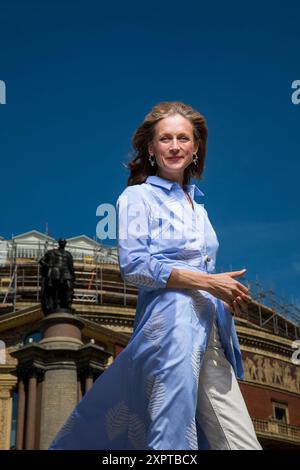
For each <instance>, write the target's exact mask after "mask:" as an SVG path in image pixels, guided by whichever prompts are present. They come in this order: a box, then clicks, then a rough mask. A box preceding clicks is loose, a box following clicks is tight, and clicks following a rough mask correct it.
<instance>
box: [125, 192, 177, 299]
mask: <svg viewBox="0 0 300 470" xmlns="http://www.w3.org/2000/svg"><path fill="white" fill-rule="evenodd" d="M116 207H117V217H118V260H119V266H120V271H121V275H122V277H123V279H124V281H126V282H128V283H130V284H133V285H135V286H137V287H140V288H143V289H146V290H153V289H160V288H165V287H166V284H167V281H168V278H169V276H170V274H171V271H172V266H171V265H168V264H166V263H162V262H161V261H159V260H157V259H156V258H155V257H154V256H153V255H151V253H150V251H149V243H150V223H149V219H150V209H149V207H148V205H147V203H146V202H145V201H144V199H143V198H142V193H141V192H139V191H138V190H137V189H136V188H135V187H128V188H126V189H125V191H123V193H122V194H121V195H120V196H119V198H118V200H117V204H116Z"/></svg>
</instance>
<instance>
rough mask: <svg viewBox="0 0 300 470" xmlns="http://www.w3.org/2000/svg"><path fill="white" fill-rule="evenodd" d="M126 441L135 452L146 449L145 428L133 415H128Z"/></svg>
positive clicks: (136, 416) (135, 415)
mask: <svg viewBox="0 0 300 470" xmlns="http://www.w3.org/2000/svg"><path fill="white" fill-rule="evenodd" d="M128 439H129V441H130V442H131V444H132V445H133V447H134V449H136V450H145V449H146V428H145V425H144V423H143V422H142V421H141V419H140V418H139V417H138V415H137V414H135V413H130V415H129V425H128Z"/></svg>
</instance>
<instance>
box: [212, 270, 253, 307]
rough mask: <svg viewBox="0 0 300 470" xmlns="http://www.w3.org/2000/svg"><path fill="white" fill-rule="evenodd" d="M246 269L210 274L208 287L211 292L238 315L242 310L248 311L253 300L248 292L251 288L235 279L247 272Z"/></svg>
mask: <svg viewBox="0 0 300 470" xmlns="http://www.w3.org/2000/svg"><path fill="white" fill-rule="evenodd" d="M245 272H246V269H242V270H241V271H230V272H226V273H220V274H210V275H209V280H208V284H209V285H208V288H207V289H206V290H207V291H208V292H209V293H210V294H212V295H213V296H214V297H217V298H218V299H220V300H222V301H223V303H224V305H225V307H226V308H227V309H228V310H229V311H230V312H231V313H233V314H236V315H237V316H240V315H241V311H243V310H244V311H247V309H248V304H249V303H250V302H251V301H252V299H251V297H250V296H249V294H248V292H249V289H248V288H247V287H246V286H244V285H243V284H241V283H240V282H238V281H236V280H235V277H239V276H242V275H243V274H245Z"/></svg>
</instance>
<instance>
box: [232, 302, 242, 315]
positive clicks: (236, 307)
mask: <svg viewBox="0 0 300 470" xmlns="http://www.w3.org/2000/svg"><path fill="white" fill-rule="evenodd" d="M232 305H233V310H234V313H235V315H236V316H237V317H239V316H241V312H240V309H239V305H238V303H237V301H236V300H234V301H233V302H232Z"/></svg>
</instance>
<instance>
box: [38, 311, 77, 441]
mask: <svg viewBox="0 0 300 470" xmlns="http://www.w3.org/2000/svg"><path fill="white" fill-rule="evenodd" d="M83 325H84V323H83V322H82V321H81V320H79V319H78V318H76V317H75V316H74V315H71V314H68V313H64V312H62V313H53V314H50V315H48V316H47V317H45V318H44V320H43V330H44V331H43V339H42V340H41V341H40V343H39V344H40V346H41V347H43V349H44V350H46V351H47V361H46V363H45V365H44V367H45V375H44V382H43V392H42V404H41V427H40V445H39V448H40V449H41V450H43V449H48V448H49V445H50V444H51V442H52V440H53V439H54V437H55V435H56V434H57V432H58V431H59V429H60V428H61V427H62V426H63V424H64V423H65V421H66V419H67V418H68V417H69V415H70V414H71V412H72V411H73V409H74V408H75V406H76V405H77V403H78V377H77V363H76V362H77V355H76V353H77V351H78V349H79V348H80V347H81V346H82V345H83V343H82V341H81V329H82V328H83Z"/></svg>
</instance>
